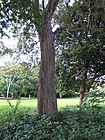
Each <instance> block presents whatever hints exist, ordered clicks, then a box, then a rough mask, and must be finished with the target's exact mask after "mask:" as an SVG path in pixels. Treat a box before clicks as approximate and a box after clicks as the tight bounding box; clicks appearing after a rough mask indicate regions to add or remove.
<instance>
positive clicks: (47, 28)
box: [38, 23, 57, 115]
mask: <svg viewBox="0 0 105 140" xmlns="http://www.w3.org/2000/svg"><path fill="white" fill-rule="evenodd" d="M42 30H43V32H41V33H40V34H39V38H40V46H41V67H40V85H39V92H38V113H39V114H41V115H43V114H46V115H52V114H53V113H54V112H57V99H56V94H55V91H54V69H55V50H54V43H53V36H52V29H51V24H50V23H47V24H45V25H44V26H43V28H42Z"/></svg>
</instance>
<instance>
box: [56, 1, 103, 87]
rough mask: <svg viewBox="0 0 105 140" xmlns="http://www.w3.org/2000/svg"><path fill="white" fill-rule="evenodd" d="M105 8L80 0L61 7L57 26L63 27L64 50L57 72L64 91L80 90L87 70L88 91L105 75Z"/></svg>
mask: <svg viewBox="0 0 105 140" xmlns="http://www.w3.org/2000/svg"><path fill="white" fill-rule="evenodd" d="M96 3H97V4H96ZM102 3H103V4H102ZM104 7H105V3H104V2H103V1H102V2H101V4H100V3H99V1H98V0H96V1H90V0H87V1H84V0H79V1H74V3H73V5H72V6H71V5H69V4H68V5H65V4H64V3H63V4H61V5H60V6H59V9H60V10H59V11H58V13H57V14H55V22H56V23H57V24H58V25H59V26H60V28H59V30H58V34H57V36H56V39H57V41H56V43H57V44H56V45H57V46H58V45H59V46H60V47H59V49H60V48H62V49H61V50H60V55H59V57H58V56H57V62H56V65H57V66H56V69H57V70H56V71H57V76H58V79H59V80H60V82H61V85H62V87H63V88H64V89H67V90H69V88H72V87H73V86H74V87H75V88H77V87H79V84H80V82H81V81H82V80H83V78H82V72H83V68H84V67H85V68H87V74H86V90H89V89H90V87H91V85H92V84H93V82H94V79H95V78H96V77H100V76H102V75H105V61H104V60H105V47H104V45H105V34H104V31H105V20H104V13H105V10H104ZM61 46H62V47H61ZM77 79H78V80H77ZM81 83H82V82H81ZM72 84H73V86H72Z"/></svg>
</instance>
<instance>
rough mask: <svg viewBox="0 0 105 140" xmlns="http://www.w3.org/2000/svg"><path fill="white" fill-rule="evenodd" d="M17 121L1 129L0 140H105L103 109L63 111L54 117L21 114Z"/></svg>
mask: <svg viewBox="0 0 105 140" xmlns="http://www.w3.org/2000/svg"><path fill="white" fill-rule="evenodd" d="M20 116H21V117H20ZM17 118H18V119H14V120H13V119H12V121H8V123H6V124H5V125H4V124H1V125H0V140H98V139H99V140H105V119H104V118H105V111H103V109H96V108H94V109H91V110H89V109H88V110H86V109H85V108H77V109H75V110H71V109H69V108H65V109H62V110H61V111H60V112H59V113H58V114H56V115H54V116H53V117H46V116H39V115H37V114H36V113H34V114H29V113H27V112H26V113H22V112H21V114H19V113H18V114H17Z"/></svg>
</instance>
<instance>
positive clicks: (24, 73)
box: [0, 63, 39, 98]
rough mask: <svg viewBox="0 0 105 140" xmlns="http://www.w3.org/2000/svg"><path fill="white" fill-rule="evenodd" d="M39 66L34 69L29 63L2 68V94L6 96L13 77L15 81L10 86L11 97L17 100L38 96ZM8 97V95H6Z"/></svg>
mask: <svg viewBox="0 0 105 140" xmlns="http://www.w3.org/2000/svg"><path fill="white" fill-rule="evenodd" d="M38 69H39V66H35V67H33V68H31V67H30V65H28V64H27V63H22V64H19V65H16V64H15V65H9V66H5V67H1V68H0V74H1V76H0V93H1V95H3V94H4V95H5V94H6V90H7V88H8V82H11V79H10V78H11V77H14V80H13V81H12V82H11V84H10V88H9V96H12V97H13V98H17V97H18V96H19V95H21V96H27V97H28V96H29V95H31V96H32V97H33V96H37V90H38V71H39V70H38ZM5 96H6V95H5Z"/></svg>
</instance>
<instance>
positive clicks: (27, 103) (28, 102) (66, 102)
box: [0, 98, 79, 110]
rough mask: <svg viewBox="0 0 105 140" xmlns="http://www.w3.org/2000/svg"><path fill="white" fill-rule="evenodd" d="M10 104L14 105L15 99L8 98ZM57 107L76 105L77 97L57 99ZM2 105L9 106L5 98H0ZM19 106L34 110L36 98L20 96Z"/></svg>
mask: <svg viewBox="0 0 105 140" xmlns="http://www.w3.org/2000/svg"><path fill="white" fill-rule="evenodd" d="M10 102H11V104H12V105H14V106H15V105H16V102H17V100H10ZM57 104H58V109H61V108H63V107H66V106H71V107H76V106H77V105H78V104H79V98H67V99H57ZM3 107H8V108H10V106H9V104H8V102H7V100H3V99H0V109H2V108H3ZM19 107H20V108H21V107H25V108H27V107H28V108H31V109H32V110H35V109H36V108H37V99H27V98H22V99H21V101H20V104H19Z"/></svg>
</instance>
